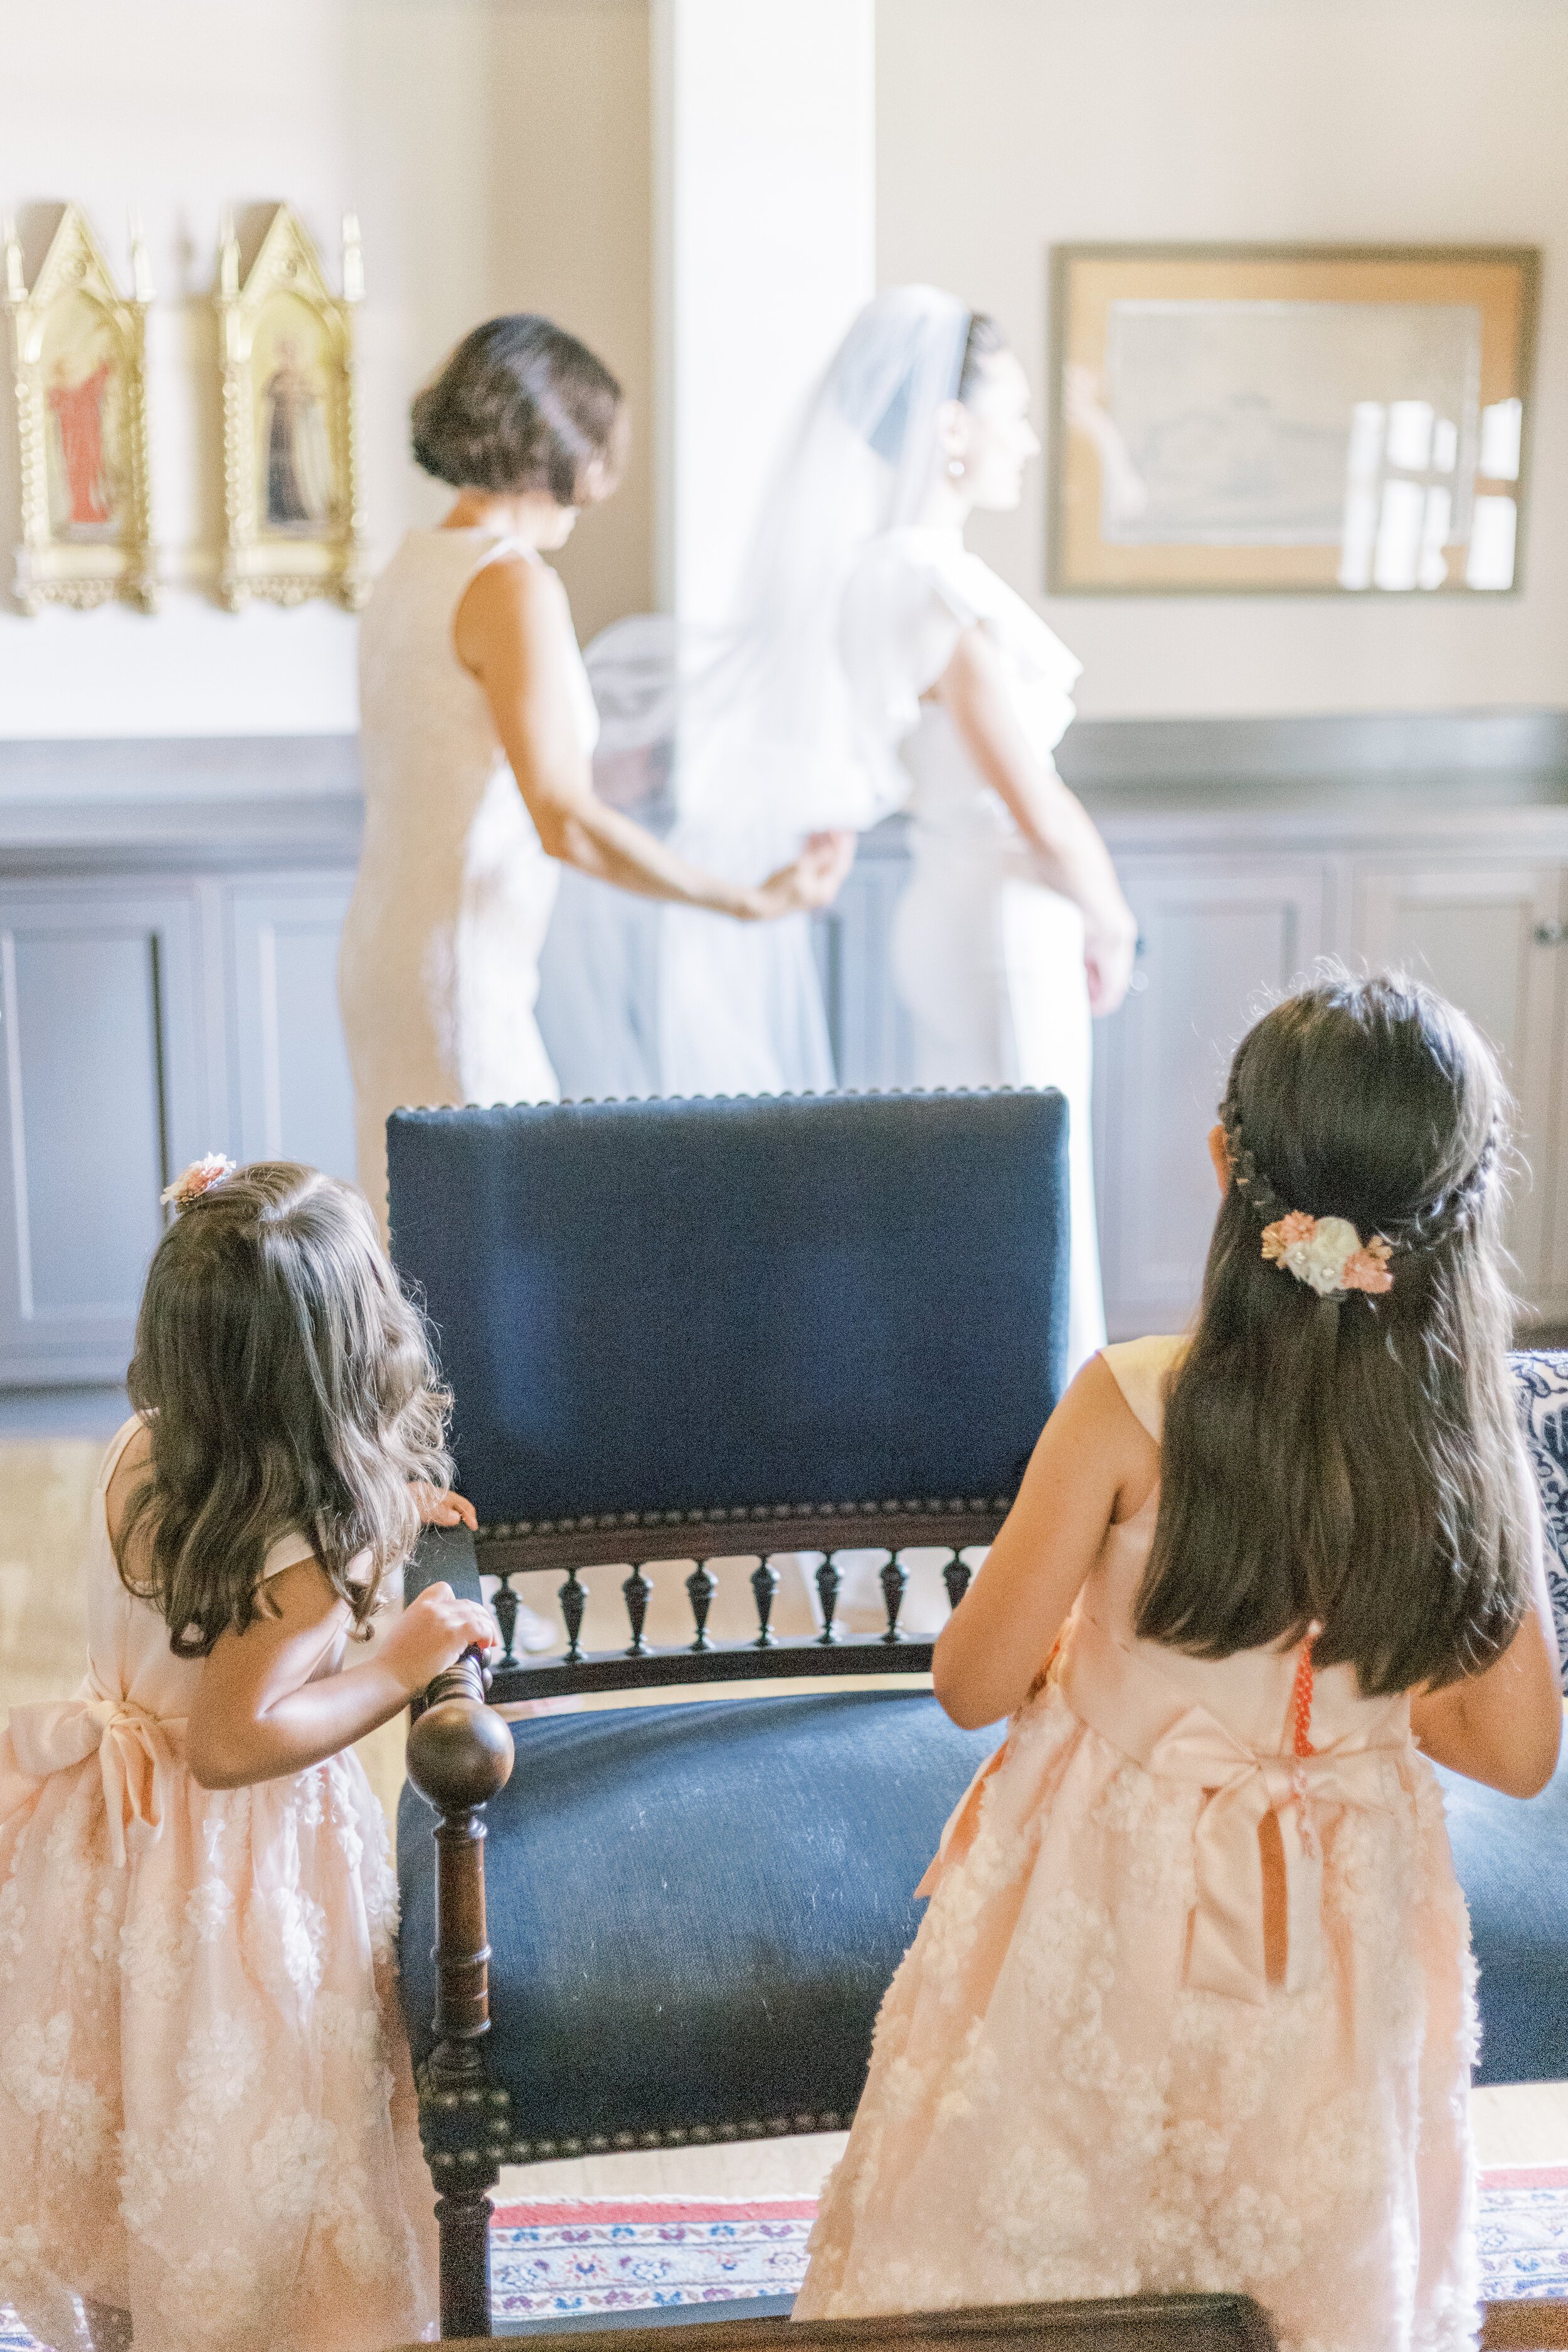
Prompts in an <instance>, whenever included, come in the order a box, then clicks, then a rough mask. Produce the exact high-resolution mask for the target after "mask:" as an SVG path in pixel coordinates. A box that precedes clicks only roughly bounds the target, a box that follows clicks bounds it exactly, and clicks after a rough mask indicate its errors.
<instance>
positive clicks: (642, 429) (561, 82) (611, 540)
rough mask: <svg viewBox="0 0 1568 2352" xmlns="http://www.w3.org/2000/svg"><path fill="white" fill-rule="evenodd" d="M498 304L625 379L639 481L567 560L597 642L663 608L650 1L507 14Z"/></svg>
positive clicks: (500, 115) (495, 220) (495, 216)
mask: <svg viewBox="0 0 1568 2352" xmlns="http://www.w3.org/2000/svg"><path fill="white" fill-rule="evenodd" d="M490 41H491V50H490V100H489V136H490V152H491V165H490V184H489V201H490V216H491V300H492V306H493V308H494V309H496V310H542V311H544V312H545V314H546V315H547V316H548V317H550V318H552V319H554V320H557V321H558V322H559V324H560V325H562V326H563V327H565V328H567V329H568V330H569V331H571V332H572V333H573V334H574V335H580V336H581V337H582V339H583V341H584V342H585V343H587V344H588V345H589V347H590V349H592V350H593V351H595V352H598V354H599V356H600V358H601V359H602V360H603V361H604V362H605V365H606V366H607V367H609V368H611V369H613V370H614V372H615V373H616V375H617V376H618V377H619V379H620V381H621V383H622V385H623V387H624V389H625V391H626V397H627V401H628V403H629V404H630V410H631V434H632V437H631V446H630V453H629V456H628V459H627V464H626V473H625V475H624V477H623V478H622V481H621V484H620V487H619V488H618V489H617V490H616V495H615V497H614V498H613V499H610V500H609V502H608V503H607V504H606V505H605V506H604V507H601V508H599V509H596V510H595V512H593V513H591V514H585V515H584V516H583V517H582V519H581V520H580V521H579V522H578V525H577V528H576V530H575V531H574V533H573V535H572V538H571V540H570V541H568V543H567V545H566V547H565V548H564V549H563V551H562V553H561V554H560V556H559V557H557V558H556V559H555V560H556V562H557V565H558V568H559V570H560V572H561V574H562V577H563V579H564V581H565V583H566V588H567V593H568V594H569V595H570V597H571V599H572V611H573V615H574V619H575V621H576V624H577V630H578V634H579V635H580V636H581V637H582V638H583V641H584V644H586V642H587V640H588V639H589V638H590V637H591V636H593V635H594V634H595V631H596V630H598V629H601V628H603V627H604V625H605V622H606V621H612V620H615V619H616V618H618V617H619V615H620V614H623V613H640V612H647V611H649V610H650V609H651V607H652V604H653V597H654V556H653V538H654V520H653V486H654V434H655V416H654V382H653V318H652V302H653V288H652V277H651V272H652V227H651V221H650V199H651V187H650V179H649V173H650V169H651V164H650V156H649V88H648V10H647V0H529V5H510V6H508V5H501V6H500V7H498V8H497V9H496V10H495V11H494V14H493V16H492V25H491V33H490Z"/></svg>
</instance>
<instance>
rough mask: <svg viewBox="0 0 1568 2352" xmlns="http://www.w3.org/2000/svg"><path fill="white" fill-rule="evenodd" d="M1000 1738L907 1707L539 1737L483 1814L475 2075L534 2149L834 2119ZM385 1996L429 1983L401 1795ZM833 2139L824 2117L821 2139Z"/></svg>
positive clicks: (867, 1695) (803, 1705)
mask: <svg viewBox="0 0 1568 2352" xmlns="http://www.w3.org/2000/svg"><path fill="white" fill-rule="evenodd" d="M1004 1729H1005V1727H1004V1726H1003V1725H1000V1724H997V1725H995V1726H994V1727H992V1728H991V1729H989V1730H987V1731H984V1732H963V1731H959V1730H957V1729H955V1728H954V1727H953V1726H952V1724H951V1723H949V1721H948V1720H947V1717H945V1716H944V1715H943V1714H942V1710H941V1708H940V1707H939V1706H937V1703H936V1701H935V1700H934V1699H933V1698H931V1697H930V1696H926V1695H924V1694H923V1693H919V1692H910V1693H907V1694H906V1693H904V1692H900V1691H845V1692H833V1693H831V1694H826V1695H823V1696H795V1697H780V1698H753V1699H732V1700H729V1701H723V1700H720V1701H714V1702H710V1703H709V1702H696V1703H688V1704H685V1705H680V1706H655V1707H636V1708H632V1707H627V1708H617V1709H614V1710H606V1711H605V1712H603V1713H599V1712H595V1713H593V1714H586V1715H576V1716H545V1717H536V1718H535V1719H533V1720H532V1721H528V1722H523V1723H520V1724H519V1725H518V1726H517V1735H516V1738H517V1762H516V1765H515V1768H514V1769H513V1771H512V1776H511V1779H510V1781H509V1782H508V1783H507V1786H506V1787H505V1789H503V1790H502V1791H501V1793H500V1796H499V1797H498V1798H496V1799H495V1801H493V1803H492V1804H491V1805H490V1807H489V1870H488V1883H489V1940H490V1947H491V1952H492V1958H491V1961H490V2013H491V2016H492V2018H493V2019H494V2021H495V2025H494V2029H493V2031H492V2032H491V2033H490V2036H489V2044H488V2046H487V2052H486V2055H487V2058H488V2060H489V2066H490V2069H491V2072H492V2074H493V2075H494V2077H495V2079H496V2081H497V2082H499V2083H500V2084H503V2085H504V2086H505V2088H506V2089H507V2090H508V2091H509V2092H510V2095H511V2102H512V2127H513V2129H514V2131H515V2132H516V2133H517V2135H518V2136H519V2137H521V2138H522V2139H526V2140H530V2141H532V2142H534V2143H535V2144H537V2143H538V2142H539V2141H540V2140H549V2141H555V2142H560V2141H562V2140H568V2139H570V2140H574V2141H578V2140H586V2139H589V2138H590V2137H600V2138H603V2139H606V2140H610V2141H614V2140H615V2139H616V2137H617V2136H618V2135H622V2134H629V2135H631V2136H633V2137H636V2136H637V2135H639V2134H642V2133H647V2132H658V2133H661V2134H662V2133H665V2132H668V2131H669V2130H672V2129H673V2130H682V2131H685V2130H690V2129H691V2128H692V2127H693V2126H698V2127H700V2128H701V2129H704V2130H707V2131H709V2132H710V2133H711V2134H712V2136H713V2137H715V2138H729V2137H738V2136H740V2135H741V2134H742V2131H743V2129H744V2127H745V2126H752V2128H755V2127H756V2126H759V2125H761V2126H767V2127H769V2128H770V2129H772V2130H773V2131H775V2132H776V2131H779V2130H782V2129H788V2128H794V2129H798V2128H799V2127H800V2126H799V2123H798V2121H797V2120H796V2119H797V2118H800V2117H803V2116H811V2117H812V2118H814V2119H817V2120H819V2121H821V2124H822V2127H823V2128H825V2129H829V2128H832V2127H833V2126H834V2124H836V2123H837V2120H838V2119H839V2118H842V2119H843V2121H844V2122H846V2123H847V2121H848V2118H849V2116H850V2114H851V2113H852V2111H853V2109H854V2107H855V2105H856V2103H857V2102H858V2099H859V2096H860V2093H861V2090H862V2088H863V2087H864V2084H865V2080H866V2067H867V2063H868V2058H869V2055H870V2048H871V2026H872V2021H873V2020H874V2019H875V2017H876V2013H877V2005H878V2003H879V2001H880V2000H881V1998H882V1994H883V1992H884V1990H886V1988H887V1984H888V1979H889V1977H890V1976H891V1975H892V1973H893V1970H894V1969H895V1968H896V1967H897V1966H898V1963H899V1959H900V1955H901V1954H902V1953H903V1951H904V1949H905V1948H906V1947H907V1946H908V1945H909V1944H910V1942H911V1941H912V1939H913V1937H914V1934H915V1930H916V1928H917V1927H919V1925H920V1918H921V1912H922V1910H923V1909H924V1906H923V1905H921V1904H917V1903H916V1902H915V1900H914V1895H913V1890H914V1888H915V1886H916V1885H917V1884H918V1882H919V1880H920V1877H921V1873H922V1872H923V1871H924V1869H925V1866H926V1864H927V1863H928V1862H929V1861H930V1859H931V1853H932V1852H933V1850H934V1847H935V1844H936V1839H937V1835H938V1833H939V1832H940V1831H941V1828H942V1822H943V1821H944V1820H945V1819H946V1817H947V1815H948V1813H949V1812H950V1811H951V1810H952V1806H953V1805H954V1804H955V1803H956V1802H957V1801H958V1799H959V1798H960V1797H961V1796H962V1795H963V1790H964V1788H965V1786H966V1784H967V1782H968V1781H969V1780H970V1778H971V1776H972V1775H973V1772H974V1770H975V1769H976V1768H977V1766H978V1765H979V1764H980V1763H981V1761H982V1760H983V1759H984V1757H986V1756H987V1755H988V1754H989V1753H990V1752H991V1750H992V1748H994V1747H995V1746H996V1745H997V1743H998V1741H999V1740H1000V1738H1001V1737H1002V1734H1003V1731H1004ZM403 1806H404V1811H403V1815H402V1819H401V1821H400V1823H399V1836H398V1850H399V1855H400V1858H401V1868H402V1876H403V1904H404V1914H403V1969H404V1979H403V1989H404V1999H405V2008H406V2011H407V2015H408V2021H409V2029H410V2032H411V2035H412V2036H413V2038H414V2042H415V2057H416V2060H418V2059H421V2058H423V2057H424V2055H425V2053H426V2051H427V2049H428V2048H429V2045H430V2032H429V2020H430V2013H431V2009H432V2005H433V2003H434V2000H435V1979H434V1972H433V1970H432V1968H431V1965H430V1959H429V1951H430V1946H431V1943H432V1941H433V1939H434V1927H435V1921H434V1916H433V1897H434V1886H433V1878H434V1874H433V1872H432V1870H431V1866H430V1865H431V1848H430V1830H431V1817H430V1810H429V1807H428V1806H427V1805H426V1804H425V1803H424V1802H423V1801H422V1800H421V1799H420V1798H418V1797H416V1795H415V1794H414V1792H413V1790H405V1792H404V1799H403ZM827 2119H831V2120H827Z"/></svg>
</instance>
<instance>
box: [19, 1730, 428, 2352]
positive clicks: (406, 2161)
mask: <svg viewBox="0 0 1568 2352" xmlns="http://www.w3.org/2000/svg"><path fill="white" fill-rule="evenodd" d="M101 1785H102V1784H101V1778H100V1772H99V1768H98V1761H97V1759H96V1757H94V1758H89V1759H87V1760H86V1761H84V1762H83V1763H81V1764H79V1765H77V1766H74V1767H72V1768H71V1769H69V1770H68V1771H64V1772H59V1773H57V1774H55V1775H53V1776H52V1777H51V1778H50V1779H49V1780H46V1781H44V1782H42V1783H41V1784H40V1783H34V1784H33V1787H34V1795H33V1797H32V1799H31V1801H30V1802H29V1803H28V1805H27V1806H26V1808H25V1809H24V1811H21V1812H20V1813H16V1812H14V1813H12V1814H11V1815H10V1816H9V1817H4V1816H0V2286H3V2288H4V2292H5V2294H6V2295H7V2297H8V2298H9V2299H10V2300H12V2301H14V2302H15V2303H16V2305H17V2307H18V2309H19V2310H20V2311H21V2313H22V2315H23V2317H24V2319H25V2320H26V2322H27V2324H28V2325H29V2326H32V2327H33V2329H34V2332H35V2333H37V2334H38V2335H40V2336H43V2338H44V2340H46V2341H49V2342H62V2343H64V2342H73V2343H74V2341H75V2340H76V2339H75V2336H74V2335H67V2334H64V2333H61V2332H60V2331H61V2329H62V2327H63V2326H64V2324H65V2321H64V2317H63V2315H65V2314H66V2313H68V2310H69V2306H70V2297H71V2295H72V2294H87V2295H89V2296H91V2297H93V2298H94V2299H96V2300H101V2301H102V2302H104V2303H106V2304H110V2305H119V2306H121V2307H122V2308H126V2309H129V2310H130V2311H131V2312H132V2318H133V2325H134V2328H135V2341H136V2343H137V2346H138V2347H139V2352H140V2347H143V2346H144V2345H145V2346H146V2347H150V2352H198V2347H199V2352H275V2347H277V2345H278V2344H279V2342H286V2343H287V2344H288V2345H289V2347H290V2352H294V2347H300V2352H326V2347H328V2346H329V2345H331V2347H334V2352H336V2347H360V2352H373V2348H374V2347H380V2346H383V2345H384V2344H387V2343H390V2342H395V2341H410V2340H416V2339H419V2338H421V2337H422V2336H426V2335H429V2334H432V2333H433V2332H434V2329H433V2317H432V2308H431V2302H430V2288H429V2276H430V2265H429V2262H428V2255H429V2252H430V2249H429V2247H428V2245H427V2244H426V2236H427V2226H426V2223H425V2219H424V2217H425V2213H426V2211H427V2210H428V2204H429V2191H428V2183H427V2180H426V2179H425V2177H424V2168H423V2164H422V2162H421V2160H420V2158H419V2156H418V2151H417V2143H416V2136H415V2129H414V2120H415V2117H414V2100H413V2086H412V2082H411V2080H410V2077H409V2067H408V2058H407V2051H406V2046H405V2042H404V2041H403V2036H402V2026H401V2020H400V2018H399V2016H398V2014H397V2010H396V2002H395V1980H394V1976H393V1971H392V1969H391V1967H390V1964H389V1954H390V1948H391V1937H392V1934H393V1931H394V1929H395V1921H396V1896H395V1881H394V1879H393V1876H392V1873H391V1868H390V1863H389V1858H388V1853H387V1842H386V1837H385V1831H384V1823H383V1822H382V1818H381V1813H380V1809H379V1807H378V1806H377V1805H376V1803H375V1801H374V1797H373V1796H372V1795H371V1793H370V1790H369V1788H368V1786H367V1785H366V1784H365V1782H364V1780H363V1773H362V1772H361V1770H360V1767H359V1765H358V1762H357V1759H353V1758H352V1757H347V1758H337V1759H333V1760H332V1761H331V1763H329V1764H327V1765H323V1766H321V1767H319V1768H317V1769H315V1770H314V1771H311V1772H309V1773H304V1774H300V1776H298V1777H297V1779H295V1780H284V1781H278V1782H269V1783H267V1784H265V1785H264V1786H263V1787H260V1788H258V1789H254V1790H238V1791H232V1792H215V1793H208V1792H205V1791H203V1790H200V1789H198V1788H197V1787H196V1786H195V1783H194V1782H192V1781H191V1780H189V1778H188V1776H187V1775H185V1774H184V1771H183V1770H182V1771H180V1772H179V1773H178V1774H177V1775H176V1776H175V1779H174V1781H173V1782H172V1783H171V1790H170V1804H169V1818H168V1819H167V1820H166V1821H165V1823H164V1826H163V1832H162V1834H161V1835H160V1837H159V1838H158V1840H157V1841H156V1843H153V1844H152V1845H150V1846H148V1847H147V1848H146V1849H145V1850H144V1851H140V1852H136V1853H133V1854H132V1859H131V1862H130V1864H129V1866H128V1867H124V1868H121V1867H119V1866H117V1865H116V1864H114V1863H113V1862H112V1860H111V1859H110V1852H109V1844H108V1840H107V1837H106V1835H105V1825H104V1820H103V1805H102V1797H101ZM84 2248H88V2249H91V2250H93V2251H91V2252H89V2253H88V2254H86V2255H84V2253H83V2249H84ZM51 2327H52V2328H53V2330H54V2331H55V2332H54V2333H50V2332H49V2330H50V2328H51Z"/></svg>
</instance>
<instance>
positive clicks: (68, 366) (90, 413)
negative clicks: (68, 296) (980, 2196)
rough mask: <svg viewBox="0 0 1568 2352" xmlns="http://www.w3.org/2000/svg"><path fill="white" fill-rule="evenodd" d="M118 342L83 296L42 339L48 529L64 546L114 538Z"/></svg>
mask: <svg viewBox="0 0 1568 2352" xmlns="http://www.w3.org/2000/svg"><path fill="white" fill-rule="evenodd" d="M117 376H118V370H117V367H116V352H115V339H114V335H113V332H112V330H111V329H110V324H109V321H108V320H106V319H105V318H104V317H103V315H102V313H101V311H100V309H99V306H98V304H97V303H96V302H94V301H92V300H91V299H89V297H88V296H86V295H78V296H77V297H76V298H75V299H74V300H70V301H67V302H63V303H61V304H59V305H58V309H57V311H56V314H55V316H54V317H53V318H51V320H50V321H49V327H48V331H47V333H46V335H45V339H44V401H45V405H46V407H47V411H48V419H49V423H48V438H47V456H46V459H45V464H46V469H47V478H48V499H49V524H50V528H51V529H52V530H53V531H54V532H55V533H56V535H57V536H58V537H59V538H61V539H89V540H90V539H104V538H111V537H112V536H113V535H114V532H115V530H116V527H117V514H116V510H117V507H118V503H119V489H118V485H117V483H116V481H115V467H114V462H113V457H112V454H111V453H112V451H113V448H114V444H115V424H116V417H115V404H116V401H117V397H118V383H117Z"/></svg>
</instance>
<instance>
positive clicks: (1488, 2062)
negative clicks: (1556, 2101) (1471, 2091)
mask: <svg viewBox="0 0 1568 2352" xmlns="http://www.w3.org/2000/svg"><path fill="white" fill-rule="evenodd" d="M1437 1777H1438V1779H1439V1780H1441V1782H1442V1784H1443V1803H1444V1807H1445V1810H1446V1811H1447V1816H1448V1838H1449V1842H1450V1843H1451V1844H1452V1846H1453V1849H1454V1867H1455V1869H1456V1870H1457V1871H1458V1874H1459V1884H1460V1885H1461V1886H1462V1887H1463V1888H1464V1890H1465V1900H1466V1902H1467V1903H1468V1905H1469V1906H1470V1935H1471V1938H1472V1941H1473V1942H1474V1945H1475V1950H1476V1960H1477V1963H1478V1965H1479V1970H1480V1987H1479V1991H1480V2008H1481V2062H1480V2064H1479V2067H1478V2068H1477V2070H1476V2080H1477V2082H1478V2083H1560V2082H1563V2081H1564V2080H1568V1758H1565V1759H1564V1760H1563V1762H1562V1763H1560V1764H1559V1765H1558V1767H1557V1771H1556V1774H1555V1776H1554V1778H1553V1779H1552V1784H1551V1786H1550V1787H1549V1788H1547V1789H1544V1790H1542V1793H1541V1795H1540V1796H1539V1797H1531V1799H1529V1801H1527V1802H1524V1803H1521V1801H1520V1800H1519V1799H1518V1798H1517V1797H1504V1796H1501V1795H1500V1794H1499V1792H1498V1790H1496V1789H1483V1788H1482V1787H1481V1786H1480V1784H1479V1781H1476V1780H1461V1779H1460V1777H1459V1775H1458V1773H1457V1772H1444V1771H1442V1770H1439V1772H1438V1775H1437Z"/></svg>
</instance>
